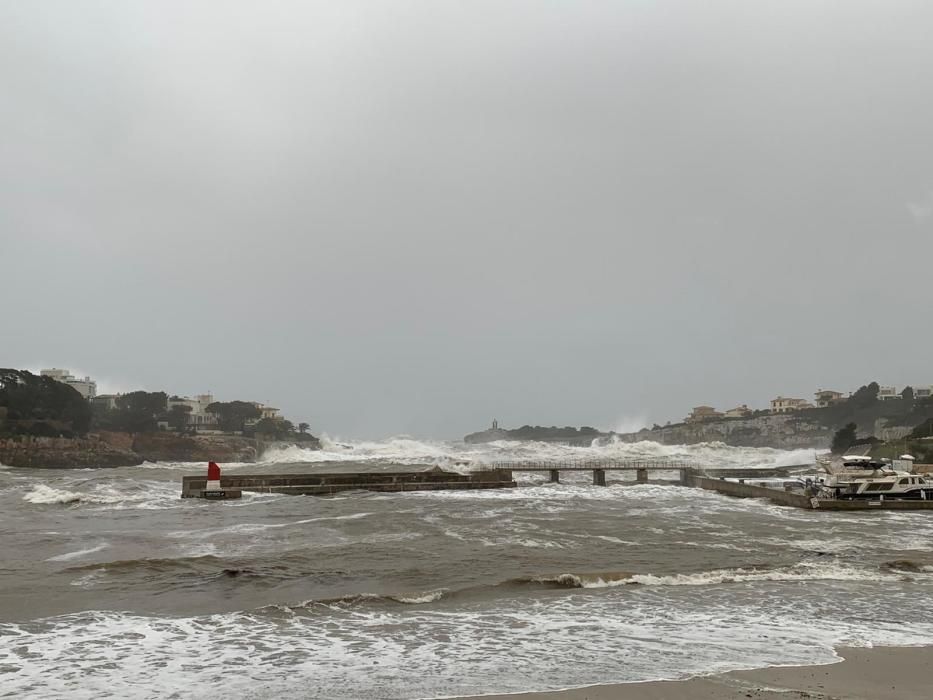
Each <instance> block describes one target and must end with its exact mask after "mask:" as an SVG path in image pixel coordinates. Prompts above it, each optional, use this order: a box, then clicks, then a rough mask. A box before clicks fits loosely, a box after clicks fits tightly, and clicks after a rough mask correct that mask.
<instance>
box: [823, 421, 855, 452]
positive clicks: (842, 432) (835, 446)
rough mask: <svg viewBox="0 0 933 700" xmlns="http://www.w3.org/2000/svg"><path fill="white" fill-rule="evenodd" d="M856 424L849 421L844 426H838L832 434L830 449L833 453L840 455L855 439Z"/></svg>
mask: <svg viewBox="0 0 933 700" xmlns="http://www.w3.org/2000/svg"><path fill="white" fill-rule="evenodd" d="M857 431H858V426H857V425H856V424H855V423H849V424H847V425H846V426H845V427H844V428H840V429H839V430H837V431H836V434H835V435H833V442H832V446H831V448H830V449H831V450H832V452H833V454H837V455H840V454H842V453H844V452H845V451H846V450H847V449H849V447H850V446H851V445H852V444H853V443H854V442H855V441H856V439H857V438H856V432H857Z"/></svg>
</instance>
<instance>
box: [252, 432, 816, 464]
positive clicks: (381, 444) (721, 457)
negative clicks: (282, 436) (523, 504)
mask: <svg viewBox="0 0 933 700" xmlns="http://www.w3.org/2000/svg"><path fill="white" fill-rule="evenodd" d="M601 458H603V459H658V460H682V461H690V462H696V463H698V464H700V465H702V466H718V467H743V468H754V467H777V466H792V465H797V464H813V463H814V462H815V452H814V450H811V449H799V450H779V449H773V448H759V447H732V446H729V445H726V444H724V443H721V442H709V443H699V444H696V445H662V444H660V443H657V442H650V441H641V442H622V441H620V440H617V439H613V440H610V441H606V442H601V441H594V442H593V444H591V445H589V446H571V445H564V444H559V443H551V442H536V441H522V442H512V441H507V440H501V441H496V442H490V443H484V444H465V443H463V442H461V441H450V442H443V441H431V440H417V439H415V438H412V437H408V436H397V437H392V438H388V439H386V440H381V441H359V442H354V441H343V440H339V439H335V438H330V437H328V436H326V435H325V436H324V437H323V438H321V449H320V450H311V449H307V448H303V447H298V446H294V445H293V446H289V447H283V448H275V449H272V450H269V451H268V452H266V453H265V454H263V456H262V460H261V461H262V462H263V463H267V464H281V463H296V462H304V463H325V462H348V463H352V462H356V463H375V464H380V463H382V464H406V465H415V464H429V465H439V466H446V467H449V468H456V467H457V466H458V465H466V464H470V465H486V464H490V463H493V462H497V461H520V460H570V459H601Z"/></svg>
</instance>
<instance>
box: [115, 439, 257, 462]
mask: <svg viewBox="0 0 933 700" xmlns="http://www.w3.org/2000/svg"><path fill="white" fill-rule="evenodd" d="M133 452H135V453H136V454H137V455H139V456H140V457H142V458H143V459H144V460H145V461H147V462H209V461H213V462H252V461H254V460H255V459H256V453H257V450H256V441H255V440H253V439H251V438H245V437H240V436H238V435H194V436H179V435H173V434H171V433H140V434H139V435H137V436H136V437H135V439H134V440H133Z"/></svg>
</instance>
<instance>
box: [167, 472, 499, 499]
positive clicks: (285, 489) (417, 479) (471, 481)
mask: <svg viewBox="0 0 933 700" xmlns="http://www.w3.org/2000/svg"><path fill="white" fill-rule="evenodd" d="M219 482H220V483H219V489H210V490H209V489H208V480H207V476H206V475H202V476H185V477H182V486H181V497H182V498H203V497H205V495H204V494H205V492H206V491H210V492H216V491H222V492H232V493H233V494H236V495H233V496H232V497H234V498H236V497H238V492H242V491H253V492H258V493H283V494H290V495H294V496H304V495H311V496H326V495H330V494H334V493H339V492H341V491H389V492H398V491H440V490H451V489H496V488H514V487H515V486H517V484H516V483H515V481H514V480H513V479H512V473H511V472H509V471H506V470H501V469H499V470H487V471H481V472H474V473H471V474H460V473H458V472H449V471H444V470H442V469H438V468H435V469H430V470H427V471H418V472H411V471H409V472H347V473H335V474H323V473H318V474H234V475H231V476H222V477H221V478H220V479H219Z"/></svg>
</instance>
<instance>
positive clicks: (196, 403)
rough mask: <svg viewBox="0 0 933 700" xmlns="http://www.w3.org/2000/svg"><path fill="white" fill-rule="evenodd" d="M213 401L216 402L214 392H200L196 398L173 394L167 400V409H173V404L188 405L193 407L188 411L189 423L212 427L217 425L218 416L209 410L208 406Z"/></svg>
mask: <svg viewBox="0 0 933 700" xmlns="http://www.w3.org/2000/svg"><path fill="white" fill-rule="evenodd" d="M212 403H214V395H213V394H198V395H197V396H195V397H194V398H189V397H187V396H172V397H170V398H169V400H168V402H167V406H166V409H167V410H168V411H171V410H172V407H173V406H187V407H188V408H190V409H191V410H190V412H189V413H188V425H191V426H194V427H197V428H212V427H214V426H216V425H217V416H216V415H214V414H213V413H208V412H207V407H208V406H210V405H211V404H212Z"/></svg>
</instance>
